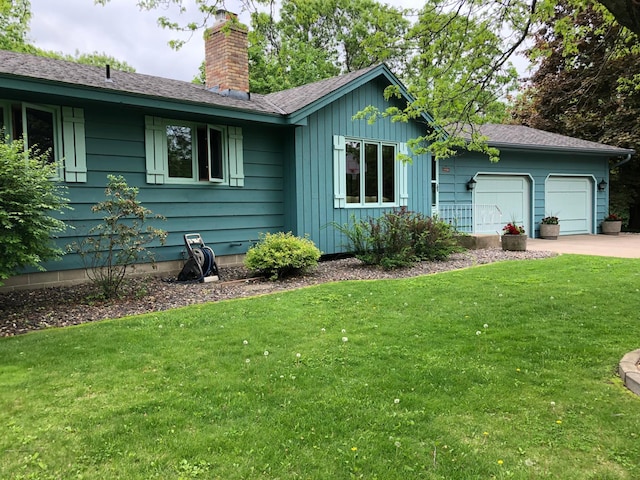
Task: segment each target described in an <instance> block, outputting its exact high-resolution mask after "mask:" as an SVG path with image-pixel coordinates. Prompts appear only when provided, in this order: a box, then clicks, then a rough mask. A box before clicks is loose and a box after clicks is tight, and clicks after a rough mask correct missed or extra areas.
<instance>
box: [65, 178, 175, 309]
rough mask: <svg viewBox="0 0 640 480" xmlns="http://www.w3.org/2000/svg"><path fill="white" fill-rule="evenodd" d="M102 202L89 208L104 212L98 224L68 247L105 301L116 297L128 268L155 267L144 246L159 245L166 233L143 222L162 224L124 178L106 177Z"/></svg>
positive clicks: (151, 256) (152, 256)
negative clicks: (150, 221)
mask: <svg viewBox="0 0 640 480" xmlns="http://www.w3.org/2000/svg"><path fill="white" fill-rule="evenodd" d="M107 179H108V183H107V187H106V188H105V196H106V200H104V201H102V202H99V203H97V204H96V205H94V206H93V207H91V211H92V212H94V213H100V212H104V214H105V215H104V217H102V223H99V224H97V225H96V226H94V227H92V228H91V229H90V230H89V232H88V236H87V237H86V238H84V239H83V240H82V241H81V242H79V243H78V242H76V243H73V244H71V245H69V247H68V248H69V250H70V251H73V252H75V253H77V254H78V255H80V257H81V258H82V260H83V262H84V265H85V268H86V269H87V275H88V276H89V278H90V279H91V281H92V282H93V283H94V284H95V285H96V286H97V287H98V288H99V289H100V291H101V293H102V295H103V296H104V297H106V298H111V297H114V296H117V295H118V293H119V290H120V287H121V286H122V283H123V280H124V278H125V275H126V272H127V270H128V269H129V268H132V269H133V268H135V264H137V263H142V262H147V263H151V264H153V265H154V266H155V256H154V254H153V252H152V251H151V250H149V249H148V248H147V245H149V244H150V243H152V242H154V241H158V242H159V243H160V244H161V245H164V242H165V240H166V237H167V232H165V231H164V230H160V229H158V228H155V227H153V226H151V225H146V226H145V222H147V221H148V220H151V219H159V220H163V219H164V217H162V216H161V215H154V214H153V212H151V210H149V209H148V208H145V207H143V206H142V204H141V203H140V201H139V200H138V199H137V197H138V189H137V188H135V187H130V186H129V185H127V182H126V180H125V178H124V177H122V176H120V175H118V176H116V175H108V177H107Z"/></svg>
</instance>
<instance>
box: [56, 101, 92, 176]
mask: <svg viewBox="0 0 640 480" xmlns="http://www.w3.org/2000/svg"><path fill="white" fill-rule="evenodd" d="M62 134H63V137H62V138H63V144H64V149H63V155H64V179H65V181H67V182H77V183H84V182H86V181H87V149H86V146H85V134H84V110H83V109H82V108H72V107H62Z"/></svg>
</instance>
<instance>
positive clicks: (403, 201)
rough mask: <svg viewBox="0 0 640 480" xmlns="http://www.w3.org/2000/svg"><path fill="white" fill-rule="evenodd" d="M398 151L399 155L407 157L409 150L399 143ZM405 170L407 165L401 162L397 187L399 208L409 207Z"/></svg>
mask: <svg viewBox="0 0 640 480" xmlns="http://www.w3.org/2000/svg"><path fill="white" fill-rule="evenodd" d="M399 150H400V154H401V155H409V149H408V148H407V144H406V143H401V144H400V145H399ZM407 169H408V163H407V162H402V161H401V162H400V165H399V176H398V177H399V178H398V184H399V185H398V186H399V193H400V202H399V203H400V206H401V207H406V206H407V205H409V185H408V180H407Z"/></svg>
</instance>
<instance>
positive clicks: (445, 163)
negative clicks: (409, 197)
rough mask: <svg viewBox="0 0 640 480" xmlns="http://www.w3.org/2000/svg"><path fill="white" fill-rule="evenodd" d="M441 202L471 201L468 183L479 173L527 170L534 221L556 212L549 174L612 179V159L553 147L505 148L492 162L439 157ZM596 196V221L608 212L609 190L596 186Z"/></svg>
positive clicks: (476, 157)
mask: <svg viewBox="0 0 640 480" xmlns="http://www.w3.org/2000/svg"><path fill="white" fill-rule="evenodd" d="M438 169H439V193H440V196H439V201H440V203H449V204H451V203H455V204H470V203H471V199H472V193H471V192H470V191H468V190H467V187H466V184H467V182H468V181H469V179H470V178H471V177H473V176H474V175H476V174H478V173H488V174H492V173H514V174H527V175H530V176H531V177H532V179H533V224H534V226H535V228H536V230H537V228H538V227H537V226H538V224H539V223H540V220H541V219H542V218H543V217H544V216H546V215H551V214H553V213H554V212H550V211H548V210H547V209H546V206H545V180H546V179H547V177H548V176H549V175H554V174H558V175H580V176H585V175H586V176H592V177H593V179H594V182H595V184H596V185H597V183H598V182H599V181H601V180H602V179H603V178H604V179H605V180H606V181H607V182H608V181H609V162H608V158H607V157H604V156H598V155H592V154H578V153H568V152H562V153H561V152H552V151H533V150H530V151H516V150H506V149H504V150H502V151H501V155H500V161H499V162H497V163H491V162H490V161H489V160H488V158H487V157H486V156H483V155H481V154H478V153H469V152H465V153H462V154H460V155H459V156H456V157H451V158H447V159H444V160H439V161H438ZM594 190H595V191H596V193H595V197H594V205H595V207H596V208H595V215H596V225H598V224H599V223H600V222H601V221H602V219H603V218H604V217H605V216H606V215H607V209H608V201H609V200H608V198H607V194H606V192H599V191H597V188H595V189H594Z"/></svg>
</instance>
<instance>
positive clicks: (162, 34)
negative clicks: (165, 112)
mask: <svg viewBox="0 0 640 480" xmlns="http://www.w3.org/2000/svg"><path fill="white" fill-rule="evenodd" d="M189 3H191V6H192V9H191V10H192V11H193V13H192V14H191V16H189V10H187V16H182V17H179V16H178V14H177V10H176V9H173V10H162V9H161V10H155V11H151V12H147V11H140V9H139V8H138V7H136V6H135V4H136V1H135V0H111V1H110V2H109V3H108V4H107V5H106V6H104V7H103V6H100V5H94V3H93V0H31V13H32V18H31V31H30V33H29V38H30V40H31V42H32V43H33V44H35V45H36V46H38V47H40V48H43V49H45V50H53V51H56V52H62V53H68V54H71V55H73V54H75V52H76V50H77V51H79V52H80V53H93V52H98V53H106V54H107V55H111V56H113V57H115V58H116V59H118V60H122V61H125V62H127V63H128V64H129V65H131V66H132V67H133V68H135V69H136V72H138V73H146V74H149V75H157V76H160V77H166V78H175V79H178V80H186V81H191V80H192V79H193V77H195V76H196V75H197V74H198V67H199V66H200V63H201V62H202V60H203V59H204V44H203V40H202V33H201V32H198V33H196V34H195V35H194V36H193V37H192V38H191V39H190V41H189V42H188V43H187V44H186V45H185V46H184V47H182V48H181V49H180V50H179V51H177V52H176V51H175V50H172V49H171V48H170V47H169V46H168V44H167V42H168V41H169V40H171V39H175V38H188V37H187V36H186V35H182V36H180V34H178V33H177V32H174V31H170V30H166V29H162V28H160V27H159V26H158V24H157V18H158V17H159V16H161V15H164V16H167V17H169V18H171V19H172V20H176V21H180V22H181V23H183V22H186V21H187V20H202V15H201V14H199V13H198V12H197V10H195V9H194V8H193V2H189ZM226 5H227V8H228V9H229V10H231V11H235V12H240V2H239V1H237V0H227V1H226ZM182 19H184V20H182ZM241 20H242V21H244V22H245V23H248V21H249V19H248V17H246V18H242V17H241Z"/></svg>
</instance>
